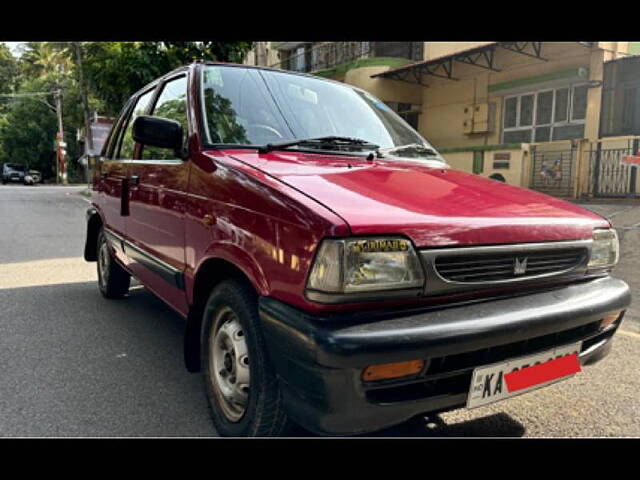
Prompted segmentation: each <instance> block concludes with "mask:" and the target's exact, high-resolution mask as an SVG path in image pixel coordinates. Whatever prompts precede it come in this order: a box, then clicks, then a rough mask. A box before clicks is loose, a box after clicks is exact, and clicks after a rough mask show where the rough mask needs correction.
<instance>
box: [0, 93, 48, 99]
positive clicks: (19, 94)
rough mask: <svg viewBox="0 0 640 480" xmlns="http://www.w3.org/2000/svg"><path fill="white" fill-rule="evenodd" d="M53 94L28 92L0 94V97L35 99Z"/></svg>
mask: <svg viewBox="0 0 640 480" xmlns="http://www.w3.org/2000/svg"><path fill="white" fill-rule="evenodd" d="M53 94H54V92H29V93H0V97H9V98H13V97H35V96H42V95H53Z"/></svg>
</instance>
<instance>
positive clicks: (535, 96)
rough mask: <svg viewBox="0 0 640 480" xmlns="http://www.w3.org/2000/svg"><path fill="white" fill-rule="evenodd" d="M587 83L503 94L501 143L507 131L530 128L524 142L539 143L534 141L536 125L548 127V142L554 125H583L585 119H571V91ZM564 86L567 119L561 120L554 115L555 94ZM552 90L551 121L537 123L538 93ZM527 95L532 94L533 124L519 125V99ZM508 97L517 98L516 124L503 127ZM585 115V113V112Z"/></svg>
mask: <svg viewBox="0 0 640 480" xmlns="http://www.w3.org/2000/svg"><path fill="white" fill-rule="evenodd" d="M585 85H587V84H586V83H584V82H582V83H574V84H567V85H562V86H557V87H545V88H538V89H536V90H530V91H528V92H522V93H517V94H513V95H505V96H504V97H503V99H502V134H501V138H500V141H501V142H502V143H504V134H505V133H508V132H521V131H526V130H530V131H531V135H529V141H528V142H525V143H539V142H536V141H535V131H536V128H538V127H549V128H550V131H549V140H547V141H548V142H551V141H553V140H552V139H553V131H554V128H556V127H565V126H568V125H583V124H584V123H585V119H578V120H574V119H573V91H574V89H575V88H576V87H580V86H585ZM565 88H568V89H569V98H568V107H567V109H568V111H567V119H566V120H561V121H556V120H555V117H556V95H557V91H558V90H563V89H565ZM550 91H552V92H553V97H552V102H551V123H545V124H540V125H538V124H537V121H538V95H539V94H541V93H545V92H550ZM528 95H533V124H532V125H525V126H522V125H520V109H521V101H522V97H526V96H528ZM510 98H517V99H518V100H517V103H516V105H517V107H516V108H517V110H516V126H515V127H505V126H504V123H505V120H506V109H507V100H508V99H510ZM585 117H586V114H585Z"/></svg>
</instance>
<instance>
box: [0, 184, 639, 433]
mask: <svg viewBox="0 0 640 480" xmlns="http://www.w3.org/2000/svg"><path fill="white" fill-rule="evenodd" d="M80 190H82V189H81V188H80V187H55V186H53V187H47V186H37V187H23V186H4V187H0V392H1V395H0V436H47V437H48V436H82V437H85V436H97V437H102V436H119V437H129V436H152V437H156V436H187V437H189V436H215V435H216V432H215V430H214V428H213V426H212V423H211V421H210V419H209V412H208V406H207V402H206V398H205V395H204V390H203V386H202V382H201V378H200V377H199V375H194V374H190V373H188V372H187V371H186V370H185V369H184V366H183V360H182V333H183V332H182V329H183V323H182V320H181V319H180V318H179V317H178V316H177V315H176V314H175V313H173V311H171V310H170V309H169V308H168V307H166V306H165V305H164V304H163V303H162V302H161V301H160V300H158V299H156V298H155V297H154V296H153V295H151V294H150V293H149V292H147V291H146V290H145V289H143V288H142V287H140V286H135V287H134V288H133V289H132V290H131V295H130V297H129V298H128V299H126V300H120V301H109V300H105V299H104V298H103V297H102V296H101V295H100V294H99V292H98V288H97V285H96V273H95V263H87V262H84V260H82V258H81V255H82V252H83V248H84V234H85V216H84V213H85V210H86V208H87V206H88V204H87V200H86V199H85V198H84V197H83V196H81V195H80V194H79V191H80ZM590 208H592V207H590ZM598 208H600V209H601V210H602V209H604V211H603V213H605V214H612V213H613V214H615V215H614V217H613V218H614V220H616V219H617V220H618V221H622V222H623V223H621V224H620V225H622V226H623V227H632V226H633V225H634V224H635V223H637V224H638V225H640V218H637V217H639V216H640V215H639V214H638V213H637V210H640V208H636V209H635V210H633V208H628V209H627V207H626V206H623V207H620V206H618V207H616V206H615V205H613V206H598ZM594 209H595V208H594ZM625 209H627V210H625ZM616 212H617V213H616ZM634 215H635V216H634ZM625 222H626V223H625ZM624 232H625V233H624V238H623V259H622V264H621V265H620V267H619V269H618V271H619V272H620V273H621V276H622V277H623V278H624V279H625V280H627V281H628V282H629V283H630V284H631V285H637V284H638V283H640V282H638V280H640V272H639V270H640V269H639V268H638V266H640V263H639V262H638V258H637V254H636V253H635V252H634V250H633V248H632V246H633V243H635V245H638V238H637V235H638V234H639V233H640V232H638V231H637V230H635V229H634V228H627V229H625V230H624ZM626 242H629V243H628V244H627V243H626ZM629 318H630V320H628V321H627V323H625V324H624V328H625V332H621V333H620V334H618V336H617V338H616V340H615V346H614V351H613V353H612V354H611V355H610V356H609V357H608V358H606V359H605V360H604V361H602V362H600V363H599V364H597V365H594V366H592V367H590V368H588V369H585V371H584V372H582V373H581V374H579V375H577V376H576V377H575V378H573V379H571V380H568V381H566V382H561V383H559V384H557V385H554V386H551V387H548V388H546V389H542V390H538V391H536V392H533V393H530V394H527V395H522V396H520V397H516V398H513V399H510V400H508V401H506V402H502V403H498V404H495V405H492V406H488V407H483V408H479V409H476V410H472V411H466V410H459V411H455V412H450V413H446V414H442V415H440V416H437V417H434V418H432V419H429V423H427V422H426V421H414V422H410V423H408V424H405V425H402V426H399V427H394V428H393V429H389V430H386V431H382V432H376V434H375V435H385V436H426V437H433V436H545V437H547V436H548V437H552V436H640V402H639V401H638V398H639V396H640V374H638V368H637V359H638V358H640V334H639V333H634V332H640V328H638V326H639V323H638V320H640V315H638V313H637V310H635V309H632V311H631V312H630V315H629Z"/></svg>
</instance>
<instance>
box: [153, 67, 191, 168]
mask: <svg viewBox="0 0 640 480" xmlns="http://www.w3.org/2000/svg"><path fill="white" fill-rule="evenodd" d="M151 114H152V115H153V116H155V117H163V118H168V119H170V120H176V121H177V122H179V123H180V125H182V131H183V133H184V135H185V139H186V136H187V135H188V132H189V128H188V124H187V76H186V75H183V76H181V77H179V78H175V79H173V80H169V81H168V82H167V83H165V84H164V86H163V87H162V93H160V96H159V97H158V100H157V101H156V104H155V106H154V107H153V111H152V112H151ZM142 158H143V159H146V160H148V159H156V160H166V159H174V158H176V156H175V152H173V151H171V150H169V149H166V148H158V147H153V146H151V145H145V146H144V147H143V150H142Z"/></svg>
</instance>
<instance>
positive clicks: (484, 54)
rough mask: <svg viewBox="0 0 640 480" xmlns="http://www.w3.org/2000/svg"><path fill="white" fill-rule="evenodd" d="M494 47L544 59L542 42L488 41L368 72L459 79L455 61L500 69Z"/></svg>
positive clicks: (410, 78)
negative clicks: (403, 64) (455, 69)
mask: <svg viewBox="0 0 640 480" xmlns="http://www.w3.org/2000/svg"><path fill="white" fill-rule="evenodd" d="M577 43H580V44H581V45H583V46H585V47H587V48H592V47H593V46H595V45H596V44H597V42H577ZM497 49H504V50H509V51H511V52H515V53H519V54H521V55H526V56H528V57H532V58H536V59H538V60H541V61H544V62H546V61H547V59H546V58H544V56H543V55H542V42H491V43H487V44H486V45H482V46H480V47H474V48H469V49H467V50H462V51H460V52H456V53H452V54H450V55H443V56H441V57H436V58H432V59H430V60H426V61H422V62H416V63H412V64H409V65H405V66H403V67H400V68H394V69H392V70H387V71H386V72H381V73H376V74H375V75H371V78H375V77H382V78H389V79H392V80H400V81H402V82H409V83H418V84H420V85H424V83H422V76H423V75H431V76H434V77H439V78H446V79H448V80H459V79H458V78H456V77H455V76H454V75H453V64H454V62H461V63H466V64H467V65H473V66H476V67H479V68H484V69H487V70H492V71H494V72H499V71H500V69H499V68H497V67H496V65H495V60H494V56H495V52H496V50H497Z"/></svg>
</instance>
